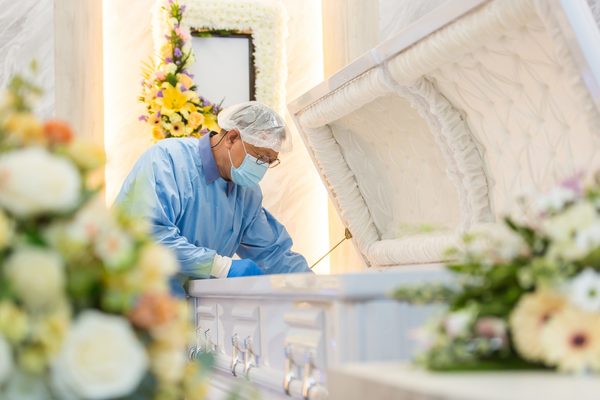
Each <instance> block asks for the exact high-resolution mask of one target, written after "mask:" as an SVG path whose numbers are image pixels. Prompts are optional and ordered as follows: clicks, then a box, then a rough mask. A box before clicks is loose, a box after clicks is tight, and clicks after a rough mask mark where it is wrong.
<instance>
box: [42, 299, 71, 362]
mask: <svg viewBox="0 0 600 400" xmlns="http://www.w3.org/2000/svg"><path fill="white" fill-rule="evenodd" d="M70 321H71V313H70V311H69V309H68V307H67V305H66V304H65V305H63V306H61V307H59V308H57V309H56V310H55V311H54V312H53V313H51V314H49V315H45V316H44V318H42V320H41V321H39V322H38V323H37V324H36V325H35V327H34V330H35V336H36V339H37V340H39V342H40V343H41V344H42V345H43V346H44V349H45V351H46V353H47V354H48V355H49V356H53V355H54V354H56V353H58V351H59V350H60V346H61V345H62V342H63V339H64V338H65V335H66V334H67V330H68V329H69V323H70Z"/></svg>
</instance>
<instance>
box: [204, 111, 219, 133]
mask: <svg viewBox="0 0 600 400" xmlns="http://www.w3.org/2000/svg"><path fill="white" fill-rule="evenodd" d="M204 127H205V128H206V129H208V130H210V131H215V132H220V131H221V127H220V126H219V124H218V123H217V116H216V115H214V114H207V115H205V116H204Z"/></svg>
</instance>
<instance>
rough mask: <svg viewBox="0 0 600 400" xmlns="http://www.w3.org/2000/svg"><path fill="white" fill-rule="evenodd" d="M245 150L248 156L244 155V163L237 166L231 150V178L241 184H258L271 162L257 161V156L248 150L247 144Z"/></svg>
mask: <svg viewBox="0 0 600 400" xmlns="http://www.w3.org/2000/svg"><path fill="white" fill-rule="evenodd" d="M242 145H244V142H242ZM244 152H245V153H246V157H244V161H242V164H241V165H240V166H239V167H237V168H235V167H234V166H233V161H232V160H231V152H229V161H230V162H231V180H232V181H233V183H235V184H236V185H240V186H253V185H258V182H260V180H261V179H262V178H263V176H265V174H266V173H267V169H268V168H269V164H266V163H265V164H259V163H257V159H256V157H252V156H251V155H250V154H248V152H247V151H246V146H244Z"/></svg>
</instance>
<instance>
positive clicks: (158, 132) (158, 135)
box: [152, 126, 166, 140]
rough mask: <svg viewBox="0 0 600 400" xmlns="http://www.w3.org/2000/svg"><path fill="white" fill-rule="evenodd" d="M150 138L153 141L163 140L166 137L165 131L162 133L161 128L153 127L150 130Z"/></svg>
mask: <svg viewBox="0 0 600 400" xmlns="http://www.w3.org/2000/svg"><path fill="white" fill-rule="evenodd" d="M152 137H153V138H154V140H161V139H164V138H165V137H166V135H165V131H163V129H162V127H160V126H155V127H154V128H152Z"/></svg>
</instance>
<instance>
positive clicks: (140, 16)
mask: <svg viewBox="0 0 600 400" xmlns="http://www.w3.org/2000/svg"><path fill="white" fill-rule="evenodd" d="M282 1H283V4H284V5H285V7H286V9H287V11H288V15H289V16H290V19H289V23H288V31H289V36H288V38H287V61H288V81H287V100H288V102H289V101H290V100H292V99H294V98H296V97H298V96H299V95H300V94H302V93H303V92H305V91H306V90H308V89H310V88H311V87H312V86H314V85H315V84H317V83H318V82H319V81H321V80H322V79H323V70H322V68H323V67H322V66H323V59H322V57H323V56H322V54H323V52H322V33H321V0H282ZM153 3H154V0H137V1H135V2H123V1H120V0H104V3H103V4H104V11H103V14H104V85H105V90H104V112H105V117H104V118H105V121H104V123H105V136H104V137H105V139H104V142H105V146H106V150H107V156H108V164H107V167H106V181H107V187H106V195H107V202H108V203H112V201H113V200H114V198H115V197H116V195H117V193H118V191H119V189H120V187H121V184H122V182H123V180H124V179H125V177H126V176H127V174H128V172H129V170H130V169H131V167H132V166H133V164H134V163H135V161H136V160H137V159H138V157H139V156H140V154H141V153H142V152H144V151H145V150H146V149H147V148H148V147H149V146H151V144H152V143H151V140H150V137H151V135H150V134H149V132H148V127H147V126H146V125H145V124H143V123H141V122H139V121H138V120H137V117H138V116H139V115H140V114H141V113H142V111H143V105H141V104H140V103H138V101H137V96H138V92H139V82H140V79H141V78H140V71H141V63H142V62H143V61H146V60H147V59H148V58H149V57H150V55H151V54H152V49H153V43H152V27H151V14H150V10H151V7H152V5H153ZM286 117H287V116H286ZM287 119H288V123H290V125H291V121H290V120H289V117H287ZM292 130H293V132H294V133H293V135H294V136H293V141H294V150H293V151H292V152H291V153H288V154H282V155H281V156H280V158H281V160H282V164H281V165H280V166H279V167H277V168H275V169H272V170H271V171H269V173H268V174H267V176H266V178H265V179H264V182H263V183H262V184H261V186H262V188H263V193H264V197H265V201H264V205H265V207H267V208H268V209H269V210H270V211H271V212H273V214H274V215H275V216H276V217H277V218H278V219H279V220H280V221H281V222H282V223H283V224H284V225H285V226H286V227H287V229H288V231H289V232H290V234H291V236H292V238H293V239H294V250H296V251H298V252H300V253H302V254H304V255H305V256H306V258H307V260H308V262H309V263H312V262H313V261H316V259H318V257H320V256H321V255H322V254H323V253H325V252H326V251H327V246H328V242H329V240H328V228H327V225H328V222H327V196H326V193H325V190H324V188H323V187H322V183H321V181H320V178H319V177H318V175H317V173H316V171H315V168H314V166H313V164H312V162H311V160H310V158H309V156H308V154H307V152H306V149H305V148H304V145H303V143H302V140H301V138H300V137H299V136H298V134H297V132H296V131H295V129H294V128H293V127H292ZM317 271H319V272H328V271H329V266H328V264H327V260H325V261H324V262H322V263H321V264H320V266H319V269H318V270H317Z"/></svg>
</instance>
